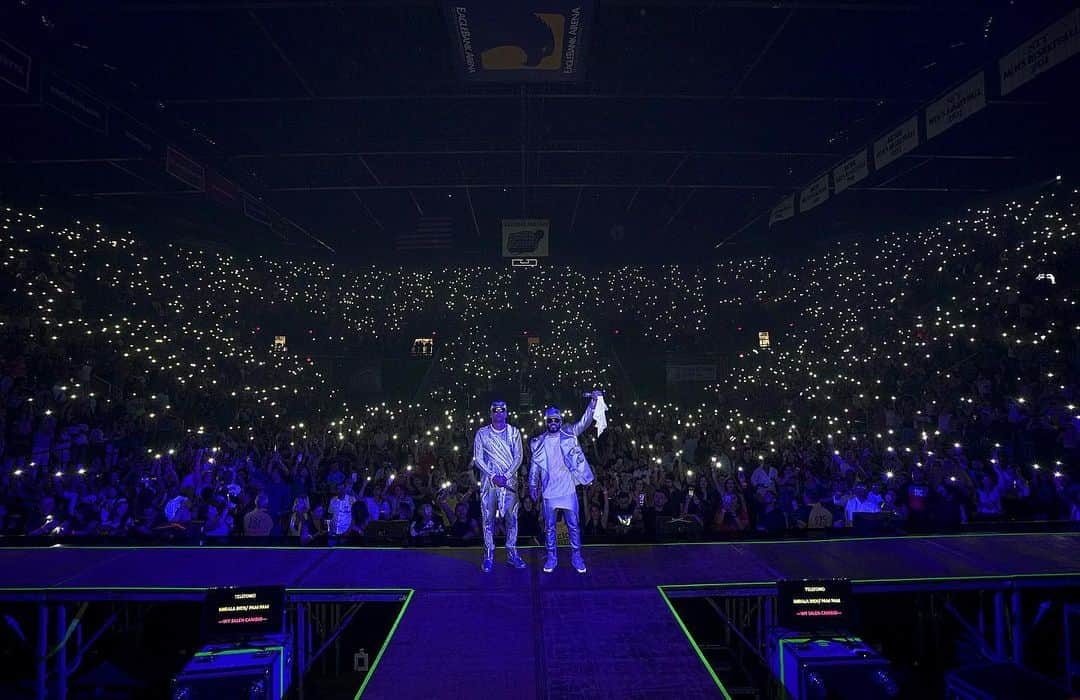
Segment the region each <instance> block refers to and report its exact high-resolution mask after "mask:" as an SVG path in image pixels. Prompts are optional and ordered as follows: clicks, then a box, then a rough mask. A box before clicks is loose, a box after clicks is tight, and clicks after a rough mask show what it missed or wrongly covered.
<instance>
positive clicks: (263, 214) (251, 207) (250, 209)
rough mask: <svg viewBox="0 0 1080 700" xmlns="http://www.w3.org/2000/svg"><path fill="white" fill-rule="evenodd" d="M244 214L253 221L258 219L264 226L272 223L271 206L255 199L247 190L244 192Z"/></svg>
mask: <svg viewBox="0 0 1080 700" xmlns="http://www.w3.org/2000/svg"><path fill="white" fill-rule="evenodd" d="M243 200H244V216H246V217H247V218H249V219H251V220H252V221H258V222H259V223H260V224H262V225H263V226H269V225H270V208H269V207H267V206H266V205H265V204H263V203H262V202H260V201H259V200H257V199H255V197H253V196H252V195H250V194H248V193H247V192H244V193H243Z"/></svg>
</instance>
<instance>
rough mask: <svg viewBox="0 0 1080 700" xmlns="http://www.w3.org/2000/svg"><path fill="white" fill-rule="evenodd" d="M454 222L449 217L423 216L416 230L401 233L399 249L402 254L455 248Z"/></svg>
mask: <svg viewBox="0 0 1080 700" xmlns="http://www.w3.org/2000/svg"><path fill="white" fill-rule="evenodd" d="M453 237H454V220H453V219H452V218H451V217H448V216H422V217H420V218H419V219H417V221H416V229H415V230H414V231H411V232H408V233H399V234H398V237H397V249H398V250H399V251H401V252H412V251H424V250H446V249H448V248H451V247H452V246H453V242H454V241H453Z"/></svg>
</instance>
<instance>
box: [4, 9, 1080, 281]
mask: <svg viewBox="0 0 1080 700" xmlns="http://www.w3.org/2000/svg"><path fill="white" fill-rule="evenodd" d="M534 4H535V3H534ZM540 4H543V3H540ZM0 6H2V8H3V9H2V14H0V17H2V24H0V38H2V39H4V40H6V41H7V42H9V46H16V47H19V49H20V50H21V51H24V52H25V53H26V54H27V55H28V56H32V57H33V60H34V62H35V64H34V65H35V71H37V69H38V68H40V67H42V66H44V67H45V68H47V69H49V70H50V71H55V73H54V74H55V75H58V76H63V80H67V81H69V83H68V84H69V86H70V85H77V86H79V87H78V89H79V90H83V91H84V92H79V93H77V94H87V95H90V96H92V97H90V98H89V99H91V100H95V104H96V103H97V102H96V100H100V101H101V104H106V105H108V110H109V113H110V114H113V115H115V116H114V118H113V120H112V122H111V123H110V124H109V125H108V127H107V128H104V129H103V128H100V125H97V124H94V123H92V122H93V121H94V119H93V118H91V119H89V121H90V122H91V123H89V124H88V123H86V121H87V120H86V119H82V120H80V119H78V118H77V117H78V115H77V114H75V115H73V114H72V111H71V109H68V108H65V107H64V106H63V105H60V106H59V108H57V106H56V105H50V104H48V101H49V100H47V99H46V100H43V95H44V92H45V91H46V90H47V89H48V87H47V86H45V85H41V84H39V83H41V82H42V80H45V81H49V80H53V78H49V77H46V78H44V79H42V78H40V77H39V76H37V75H36V74H35V73H34V72H32V73H31V74H30V76H29V78H28V81H27V87H28V88H29V89H28V90H26V91H25V92H23V91H21V90H19V89H7V88H8V87H9V86H8V85H0V88H4V89H0V100H2V102H0V120H2V126H0V128H2V133H3V139H2V141H0V175H2V179H0V184H2V187H3V190H4V192H5V193H6V197H8V198H11V199H15V200H24V199H26V198H27V197H32V198H42V197H44V198H45V201H48V202H50V203H55V204H58V203H63V205H64V206H68V205H71V206H75V207H81V206H85V207H87V208H89V209H91V210H93V211H95V212H96V211H102V212H108V213H110V214H112V215H116V216H122V215H125V214H129V215H131V216H132V217H133V218H135V219H137V218H138V217H143V220H144V221H145V222H147V223H146V224H144V225H143V226H142V228H141V232H142V233H143V234H146V235H150V234H153V235H160V236H161V237H162V238H163V239H167V238H174V237H177V236H179V235H185V236H191V235H198V232H201V236H200V237H202V238H205V239H213V238H223V239H225V240H226V241H227V242H228V243H229V244H230V245H237V244H240V245H243V244H248V245H251V244H254V245H256V246H259V247H260V248H261V247H263V246H273V245H277V244H278V243H282V242H284V243H288V244H291V245H294V246H296V247H297V248H296V249H297V250H298V251H303V252H304V254H307V253H308V252H310V253H312V254H327V255H329V249H333V251H334V252H335V254H336V255H338V256H344V257H346V258H349V259H356V260H379V261H383V260H401V259H403V258H402V256H401V254H400V253H399V252H398V251H397V250H396V247H395V242H396V241H397V239H398V236H399V235H401V234H402V233H408V232H411V231H414V230H415V229H416V227H417V223H418V221H420V220H422V219H423V220H431V219H442V220H445V221H446V222H447V223H448V227H449V228H450V230H451V240H452V248H451V250H449V251H440V252H436V253H430V252H428V253H424V252H420V253H417V252H412V253H409V254H408V259H410V260H412V261H417V262H419V264H428V263H439V262H442V261H445V260H482V261H485V262H496V261H498V259H499V258H498V255H499V237H500V220H501V219H503V218H518V217H523V216H525V217H537V218H546V219H550V220H551V232H552V233H551V251H552V260H553V261H555V260H560V261H575V262H582V261H586V260H590V261H599V262H613V261H618V262H622V261H636V262H647V261H699V260H704V259H715V258H730V257H733V256H740V257H741V256H745V255H751V254H755V253H758V252H762V251H765V250H770V251H776V250H782V249H784V248H791V247H794V246H799V245H803V244H805V243H807V242H819V241H822V240H829V239H833V238H835V237H837V236H851V235H856V234H859V233H876V232H878V231H880V230H882V228H885V227H893V226H901V225H903V222H904V221H905V220H910V219H911V218H912V217H926V216H932V215H933V214H934V213H935V212H940V211H945V210H948V209H950V208H956V207H959V206H965V205H969V204H972V203H978V202H979V201H981V200H982V199H986V198H989V197H992V196H997V195H998V194H999V193H1000V192H1002V191H1006V192H1007V191H1010V190H1015V189H1020V188H1026V187H1030V186H1034V185H1038V184H1040V183H1043V182H1045V181H1047V180H1048V179H1052V178H1053V176H1054V175H1056V174H1058V173H1065V174H1066V176H1067V177H1073V175H1074V174H1075V172H1076V166H1075V163H1076V162H1077V155H1078V153H1077V151H1078V150H1080V145H1078V141H1080V140H1078V139H1077V130H1076V124H1077V123H1078V116H1080V114H1078V112H1080V104H1078V101H1077V99H1076V85H1077V84H1078V78H1080V59H1078V58H1075V57H1074V58H1073V59H1071V60H1069V61H1066V62H1064V63H1062V64H1061V65H1059V66H1056V67H1055V68H1054V69H1052V70H1050V71H1048V72H1047V73H1045V74H1044V75H1041V76H1039V77H1038V78H1037V79H1035V80H1032V81H1031V82H1029V83H1027V84H1026V85H1024V86H1023V87H1021V88H1020V89H1018V90H1016V91H1015V92H1012V93H1010V94H1009V95H1007V96H1005V97H998V96H996V95H997V93H996V92H995V90H994V89H990V88H988V90H987V95H988V99H987V106H986V108H985V109H983V110H982V111H981V112H979V113H977V114H975V115H973V116H972V117H971V118H970V119H967V120H966V121H964V122H963V123H960V124H958V125H957V126H956V127H954V128H952V129H950V130H949V131H947V132H946V133H944V134H942V135H940V136H938V137H936V138H934V139H932V140H929V141H928V142H926V143H924V144H922V145H921V146H919V148H917V149H916V150H914V151H912V152H910V153H908V154H906V155H904V156H903V157H901V158H899V159H898V160H897V161H896V162H893V163H891V164H890V165H889V166H887V167H884V168H882V169H881V170H880V171H875V172H872V173H871V174H870V176H869V177H868V178H867V179H865V180H863V181H862V182H860V183H859V184H858V185H857V186H855V187H852V188H851V190H849V191H845V192H843V193H841V194H838V195H836V196H834V197H832V198H831V199H829V200H828V201H826V202H825V203H824V204H822V205H820V206H818V207H817V208H816V209H814V210H813V211H812V212H809V213H808V214H806V215H801V216H797V217H795V218H794V219H791V220H788V221H784V222H781V223H778V224H777V225H776V226H773V227H771V228H770V226H769V212H770V210H771V209H772V208H773V207H774V206H775V205H776V204H777V203H778V201H779V200H780V199H781V198H783V197H784V196H785V195H787V194H790V193H791V192H793V191H795V190H798V189H799V188H801V187H804V186H806V185H807V184H808V183H809V182H810V181H811V180H812V179H814V178H815V177H816V176H818V175H820V174H821V173H823V172H825V171H827V170H829V169H830V168H831V167H832V166H835V165H837V164H838V162H839V161H841V160H842V159H844V158H845V157H847V156H849V155H850V154H851V153H853V152H855V151H857V150H858V149H860V148H863V147H865V146H866V145H867V144H869V143H871V142H872V141H873V140H874V139H876V138H878V137H880V136H881V135H882V134H883V133H885V132H886V131H888V130H889V129H891V128H893V127H895V126H896V125H897V124H898V123H900V122H902V121H903V120H904V119H905V118H907V117H909V116H911V115H913V114H915V113H916V112H917V110H919V109H920V108H922V107H925V106H926V104H927V103H928V102H929V101H931V100H933V99H935V97H936V96H938V95H940V94H941V93H942V92H943V91H945V90H948V89H950V88H952V87H953V86H955V85H956V84H958V83H960V82H961V81H963V80H964V79H965V78H968V77H969V76H971V75H972V74H973V73H974V72H975V71H978V70H979V69H981V68H984V69H986V70H987V75H988V80H991V81H992V82H995V83H996V80H997V76H996V73H995V71H996V66H997V60H998V59H999V58H1000V57H1001V56H1002V55H1004V54H1006V53H1008V52H1009V51H1010V50H1011V49H1013V48H1014V47H1015V46H1017V45H1018V44H1019V43H1021V42H1022V41H1024V40H1025V39H1026V38H1027V37H1029V36H1030V35H1031V34H1032V33H1034V32H1036V31H1039V30H1040V29H1042V28H1043V27H1045V26H1046V25H1047V24H1049V23H1051V22H1053V21H1054V20H1056V19H1058V18H1059V17H1061V16H1062V15H1064V14H1065V13H1066V12H1067V11H1069V10H1070V8H1072V7H1074V6H1075V5H1074V3H1071V2H1057V1H1048V2H1028V1H1026V0H1025V1H1024V2H1015V3H1014V2H1011V1H1009V0H984V1H981V2H975V1H972V0H949V1H948V2H942V1H941V0H866V1H856V0H835V1H816V0H806V1H794V0H793V1H769V2H758V1H756V0H729V1H724V0H714V1H705V0H702V1H698V2H694V1H673V2H624V1H621V0H597V2H596V3H595V5H594V8H593V16H592V22H591V24H590V26H589V35H588V39H587V43H586V46H585V47H584V55H583V59H582V62H583V66H584V78H583V79H582V80H581V81H579V82H572V83H512V82H508V83H481V84H478V83H470V82H464V81H463V80H462V79H460V78H459V75H458V73H457V71H456V69H455V64H454V61H455V54H454V51H455V45H454V43H453V40H452V36H451V32H450V30H449V28H448V23H447V20H446V16H445V13H444V6H443V3H440V2H435V1H431V0H428V1H420V0H416V1H403V2H391V1H377V0H372V1H366V0H326V1H317V0H313V1H311V2H300V1H288V0H248V1H246V2H244V1H233V0H172V1H170V0H131V1H129V2H119V1H111V0H95V1H94V2H85V1H73V2H41V1H37V0H3V2H2V5H0ZM6 82H8V83H10V82H11V81H6ZM128 119H130V123H131V124H132V125H134V126H133V128H134V129H135V130H136V131H137V130H139V129H143V128H145V129H146V132H144V133H147V134H153V135H154V137H155V138H159V139H161V140H162V142H167V143H171V144H173V145H175V146H176V147H178V148H179V149H182V151H183V153H184V154H186V155H188V156H190V157H191V158H192V159H194V160H196V161H198V162H199V163H200V164H203V165H205V166H206V168H207V169H208V170H212V171H213V172H215V173H218V174H219V175H218V176H220V177H222V178H226V181H227V182H229V183H233V184H235V185H236V186H237V187H238V188H243V189H244V190H246V191H249V192H252V193H255V195H256V196H258V197H260V198H261V201H262V202H263V203H264V204H265V205H267V207H269V208H272V209H273V210H275V211H276V212H278V213H279V214H280V217H281V220H282V221H283V222H285V223H283V224H281V225H279V226H274V227H272V228H271V227H262V226H261V225H260V226H255V227H252V226H251V220H250V217H247V218H245V217H244V216H243V215H242V214H239V213H234V212H232V211H229V210H228V209H227V208H222V207H221V206H219V203H217V202H215V201H213V197H208V196H206V194H205V193H200V192H194V191H192V189H191V188H190V187H188V186H187V185H185V184H184V183H182V182H180V181H178V180H177V179H176V178H174V177H171V176H170V175H168V174H167V173H166V172H165V171H164V169H163V168H162V162H161V161H162V157H163V156H162V154H161V153H160V152H159V151H157V150H156V149H155V150H154V151H153V152H150V153H147V152H140V149H139V148H138V147H136V146H133V145H132V143H131V142H127V143H125V142H124V141H123V139H120V140H119V141H118V140H117V139H116V138H115V137H114V134H112V133H110V132H115V131H117V130H118V129H119V128H120V127H118V126H117V124H116V122H117V120H120V121H124V120H128ZM58 205H59V204H58ZM77 210H78V209H77ZM150 222H153V223H156V224H157V226H153V225H150ZM178 222H186V223H187V224H191V225H188V226H184V225H181V224H179V223H178ZM193 231H194V232H195V234H193Z"/></svg>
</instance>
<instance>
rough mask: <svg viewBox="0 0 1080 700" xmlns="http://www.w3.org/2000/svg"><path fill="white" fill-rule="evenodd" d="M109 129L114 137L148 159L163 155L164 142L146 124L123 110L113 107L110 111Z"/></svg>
mask: <svg viewBox="0 0 1080 700" xmlns="http://www.w3.org/2000/svg"><path fill="white" fill-rule="evenodd" d="M109 130H110V131H111V132H112V135H113V138H114V139H115V140H116V141H118V142H120V143H122V144H124V145H125V146H127V147H128V149H129V150H130V151H133V152H135V153H137V154H138V155H139V156H143V157H146V158H147V159H157V158H160V157H161V150H162V143H161V141H160V140H159V139H158V137H157V136H156V135H155V134H154V132H152V131H151V130H150V129H149V128H148V127H147V126H146V125H145V124H143V123H142V122H140V121H138V120H137V119H134V118H132V117H130V116H128V115H127V114H124V113H123V112H121V111H119V110H117V109H113V110H112V111H111V112H110V113H109Z"/></svg>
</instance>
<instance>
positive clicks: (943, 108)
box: [926, 71, 986, 139]
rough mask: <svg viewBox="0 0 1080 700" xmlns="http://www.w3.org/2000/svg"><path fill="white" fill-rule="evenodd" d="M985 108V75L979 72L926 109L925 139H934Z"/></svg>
mask: <svg viewBox="0 0 1080 700" xmlns="http://www.w3.org/2000/svg"><path fill="white" fill-rule="evenodd" d="M985 106H986V74H985V73H983V72H982V71H979V74H978V75H975V76H972V77H971V79H970V80H965V81H964V82H963V83H962V84H960V85H958V86H956V87H955V88H953V89H952V90H949V91H948V92H947V93H945V94H944V95H942V96H941V98H940V99H937V100H934V101H933V102H931V103H930V105H929V106H928V107H927V108H926V138H928V139H932V138H934V137H935V136H937V135H938V134H940V133H942V132H944V131H946V130H947V129H950V128H952V127H954V126H956V125H957V124H959V123H960V122H962V121H964V120H965V119H967V118H968V117H970V116H971V115H972V114H975V113H976V112H978V111H979V110H980V109H982V108H983V107H985Z"/></svg>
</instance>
